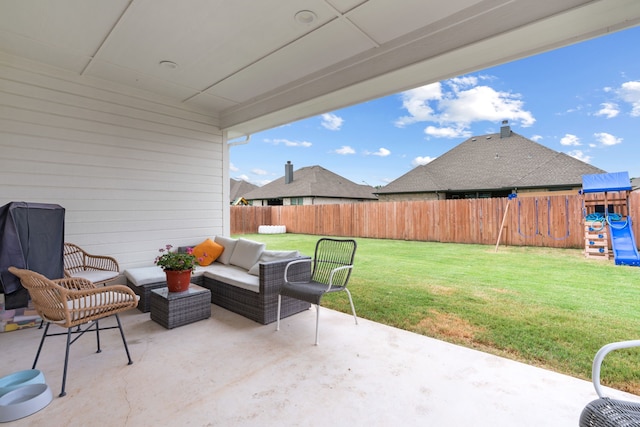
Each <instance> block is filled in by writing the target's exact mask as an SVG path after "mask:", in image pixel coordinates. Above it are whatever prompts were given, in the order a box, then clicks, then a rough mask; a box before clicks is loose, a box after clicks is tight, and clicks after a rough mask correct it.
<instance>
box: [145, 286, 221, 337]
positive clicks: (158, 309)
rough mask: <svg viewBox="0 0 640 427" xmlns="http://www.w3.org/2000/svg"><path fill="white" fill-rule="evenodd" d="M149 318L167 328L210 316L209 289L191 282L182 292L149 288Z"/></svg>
mask: <svg viewBox="0 0 640 427" xmlns="http://www.w3.org/2000/svg"><path fill="white" fill-rule="evenodd" d="M150 311H151V320H153V321H154V322H157V323H159V324H161V325H162V326H164V327H165V328H167V329H173V328H175V327H178V326H182V325H187V324H189V323H193V322H197V321H198V320H204V319H208V318H209V317H211V291H210V290H209V289H205V288H203V287H200V286H198V285H194V284H192V285H191V286H189V290H187V291H184V292H169V289H168V288H166V287H165V288H159V289H152V290H151V310H150Z"/></svg>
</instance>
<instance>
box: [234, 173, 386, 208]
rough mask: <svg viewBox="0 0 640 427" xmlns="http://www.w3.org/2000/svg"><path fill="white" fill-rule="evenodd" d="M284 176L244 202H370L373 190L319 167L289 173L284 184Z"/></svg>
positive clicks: (247, 197)
mask: <svg viewBox="0 0 640 427" xmlns="http://www.w3.org/2000/svg"><path fill="white" fill-rule="evenodd" d="M284 178H285V177H284V176H283V177H281V178H278V179H276V180H275V181H271V182H270V183H268V184H265V185H263V186H262V187H259V188H256V189H255V190H253V191H251V192H249V193H247V194H245V195H244V198H245V199H247V200H264V199H281V198H285V197H332V198H346V199H372V200H375V199H376V196H375V195H374V194H373V193H374V191H375V190H374V188H373V187H371V186H369V185H360V184H356V183H354V182H352V181H349V180H348V179H346V178H343V177H341V176H340V175H337V174H335V173H333V172H331V171H329V170H327V169H325V168H323V167H321V166H308V167H304V168H300V169H298V170H296V171H294V172H293V181H292V182H291V183H289V184H285V182H284V181H285V180H284Z"/></svg>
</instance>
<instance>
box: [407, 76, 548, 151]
mask: <svg viewBox="0 0 640 427" xmlns="http://www.w3.org/2000/svg"><path fill="white" fill-rule="evenodd" d="M481 79H482V80H488V79H489V78H488V77H482V78H481ZM478 82H479V79H478V78H477V77H475V76H463V77H456V78H454V79H450V80H445V81H444V82H442V83H432V84H429V85H426V86H422V87H420V88H417V89H413V90H409V91H406V92H403V93H402V94H401V97H402V107H403V108H405V109H406V110H407V112H408V113H409V115H408V116H403V117H400V118H399V119H398V120H396V122H395V125H396V126H398V127H403V126H406V125H409V124H412V123H417V122H434V123H436V124H438V126H435V125H430V126H428V127H427V128H426V129H425V133H427V135H431V136H434V137H446V138H453V137H459V136H461V135H462V136H468V135H470V134H469V133H468V132H469V131H468V129H469V127H470V126H471V124H472V123H474V122H479V121H491V122H494V123H499V122H500V121H502V120H505V119H506V120H509V121H511V122H512V123H516V124H519V125H520V126H523V127H528V126H531V125H533V124H534V123H535V121H536V120H535V118H534V117H533V115H532V114H531V112H529V111H526V110H525V109H524V102H523V101H522V100H521V96H520V95H519V94H514V93H510V92H501V91H497V90H495V89H493V88H491V87H489V86H486V85H478ZM452 135H453V136H452Z"/></svg>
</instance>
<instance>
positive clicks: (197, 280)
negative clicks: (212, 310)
mask: <svg viewBox="0 0 640 427" xmlns="http://www.w3.org/2000/svg"><path fill="white" fill-rule="evenodd" d="M210 242H215V243H216V244H217V245H218V246H222V247H223V250H222V252H221V253H220V254H219V256H218V257H217V258H216V259H215V260H214V261H213V262H212V263H211V264H209V265H206V266H198V267H196V269H195V271H194V272H193V275H192V278H191V283H194V284H196V285H199V286H202V287H204V288H207V289H209V290H210V291H211V303H213V304H216V305H218V306H220V307H223V308H226V309H227V310H230V311H233V312H235V313H238V314H240V315H242V316H245V317H247V318H249V319H251V320H254V321H256V322H258V323H261V324H264V325H266V324H269V323H272V322H275V321H276V315H277V312H276V311H277V308H278V293H279V292H280V287H281V286H282V283H283V281H284V269H285V267H286V266H287V264H288V263H289V262H290V261H292V260H295V259H303V258H306V257H302V256H300V253H299V252H298V251H295V250H293V251H271V250H267V249H266V247H265V245H264V243H260V242H255V241H252V240H248V239H242V238H240V239H232V238H229V237H223V236H216V237H215V238H214V239H213V240H211V239H207V240H205V241H204V242H202V243H201V244H198V245H195V246H194V250H196V249H198V250H199V252H201V253H202V249H201V248H200V246H202V245H204V246H205V247H206V245H210ZM178 250H179V251H184V250H186V247H182V248H179V249H178ZM205 253H206V250H205ZM292 273H293V274H295V275H296V276H297V277H300V278H301V279H303V278H305V277H308V276H309V274H310V271H309V265H308V263H301V264H297V266H296V269H295V270H293V271H292V269H290V271H289V275H291V274H292ZM124 274H125V277H126V278H127V286H129V287H130V288H131V289H132V290H133V291H134V292H135V293H136V294H137V295H138V296H139V297H140V302H139V304H138V309H139V310H140V311H142V312H148V311H149V309H150V306H151V302H150V296H151V291H152V290H153V289H157V288H161V287H165V286H167V284H166V277H165V273H164V271H163V270H162V268H160V267H158V266H152V267H139V268H131V269H127V270H125V272H124ZM310 306H311V305H310V304H309V303H307V302H304V301H300V300H296V299H294V298H288V297H286V298H283V299H282V308H281V314H280V317H287V316H291V315H293V314H296V313H299V312H301V311H304V310H307V309H308V308H309V307H310Z"/></svg>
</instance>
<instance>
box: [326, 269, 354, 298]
mask: <svg viewBox="0 0 640 427" xmlns="http://www.w3.org/2000/svg"><path fill="white" fill-rule="evenodd" d="M352 268H353V264H352V265H343V266H342V267H337V268H334V269H333V270H331V274H330V275H329V286H327V292H328V291H329V289H331V287H332V286H333V275H334V274H336V273H337V272H338V271H341V270H347V269H352ZM341 286H344V287H346V286H347V284H346V283H345V284H344V285H341Z"/></svg>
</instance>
